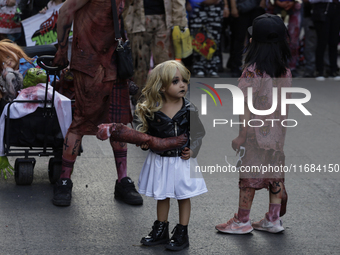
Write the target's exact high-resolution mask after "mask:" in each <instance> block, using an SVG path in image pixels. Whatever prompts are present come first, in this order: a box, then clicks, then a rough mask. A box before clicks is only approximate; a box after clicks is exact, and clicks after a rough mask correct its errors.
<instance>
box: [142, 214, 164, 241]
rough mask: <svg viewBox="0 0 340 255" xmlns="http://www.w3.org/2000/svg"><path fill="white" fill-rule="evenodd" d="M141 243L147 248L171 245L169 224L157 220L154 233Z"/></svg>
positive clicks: (153, 229) (153, 227)
mask: <svg viewBox="0 0 340 255" xmlns="http://www.w3.org/2000/svg"><path fill="white" fill-rule="evenodd" d="M140 242H141V243H142V244H144V245H146V246H153V245H157V244H166V243H169V222H161V221H158V220H156V221H155V222H154V223H153V226H152V231H151V232H150V233H149V235H147V236H146V237H143V238H142V240H141V241H140Z"/></svg>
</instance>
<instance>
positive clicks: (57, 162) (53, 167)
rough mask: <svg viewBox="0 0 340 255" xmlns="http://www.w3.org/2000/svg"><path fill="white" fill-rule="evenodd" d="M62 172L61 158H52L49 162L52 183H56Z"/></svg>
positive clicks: (49, 176) (49, 175)
mask: <svg viewBox="0 0 340 255" xmlns="http://www.w3.org/2000/svg"><path fill="white" fill-rule="evenodd" d="M60 174H61V159H56V158H50V161H49V162H48V178H49V179H50V183H51V184H54V183H56V182H57V181H58V180H59V178H60Z"/></svg>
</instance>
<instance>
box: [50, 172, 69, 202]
mask: <svg viewBox="0 0 340 255" xmlns="http://www.w3.org/2000/svg"><path fill="white" fill-rule="evenodd" d="M72 187H73V183H72V181H71V179H69V178H62V179H59V180H58V181H57V182H56V184H55V186H54V195H53V199H52V202H53V204H54V205H57V206H68V205H70V204H71V198H72Z"/></svg>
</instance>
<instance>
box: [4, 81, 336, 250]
mask: <svg viewBox="0 0 340 255" xmlns="http://www.w3.org/2000/svg"><path fill="white" fill-rule="evenodd" d="M198 82H203V83H205V84H209V85H211V86H214V84H234V85H236V84H237V82H236V80H235V79H234V80H231V79H227V78H219V79H200V80H198V79H192V81H191V85H190V86H191V89H190V90H191V92H190V99H191V100H192V101H193V102H194V103H195V104H196V105H197V106H198V107H200V104H201V102H200V100H201V94H202V93H204V92H203V91H202V90H199V89H197V88H196V87H202V84H199V83H198ZM294 86H295V87H301V88H306V89H308V90H309V91H310V92H311V100H310V101H309V102H308V103H306V104H304V105H305V107H306V108H307V109H308V110H309V111H310V112H311V113H312V116H304V114H302V112H301V111H300V110H299V109H298V108H297V107H295V106H291V107H290V112H289V118H292V119H295V120H296V121H297V122H298V125H297V126H296V127H292V128H288V130H287V137H286V144H285V154H286V165H289V166H290V165H292V167H293V168H291V169H294V166H295V168H296V169H297V172H296V173H294V172H293V171H292V170H291V172H290V173H287V175H286V188H287V192H288V195H289V200H288V208H287V214H286V215H285V216H284V217H282V220H283V224H284V227H285V231H284V232H283V233H282V234H276V235H275V234H270V233H265V232H258V231H253V232H252V233H251V234H248V235H241V236H239V235H225V234H220V233H218V232H217V231H216V230H215V229H214V227H215V225H216V224H218V223H222V222H226V221H227V220H228V219H229V218H231V217H232V216H233V214H234V213H235V212H236V210H237V206H238V178H237V176H238V175H237V174H236V173H228V172H222V173H216V172H215V173H211V174H210V173H204V174H203V175H204V178H205V181H206V184H207V187H208V190H209V192H208V193H205V194H203V195H201V196H198V197H195V198H193V199H192V215H191V220H190V224H189V237H190V247H189V248H188V249H185V250H183V251H181V252H177V253H176V254H247V255H248V254H254V255H258V254H261V255H264V254H299V255H300V254H339V253H340V244H339V241H338V237H339V235H340V224H339V222H340V221H339V220H340V216H339V211H340V203H339V202H340V201H339V194H340V187H339V180H340V172H334V171H337V170H339V164H340V160H339V149H340V145H339V141H340V120H339V119H340V101H339V94H340V82H334V81H327V82H323V83H318V82H316V81H314V80H313V79H297V80H294ZM218 93H219V94H220V96H221V99H222V102H223V106H221V105H217V106H215V105H214V103H213V101H212V99H210V97H209V96H208V100H207V101H208V106H207V109H208V112H207V115H204V116H201V120H202V122H203V124H204V125H205V128H206V131H207V134H206V137H205V138H204V140H203V146H202V149H201V151H200V154H199V158H198V161H199V164H200V165H202V166H215V165H220V166H223V165H225V164H226V163H225V161H224V159H225V156H226V155H227V156H228V160H230V162H231V163H235V162H236V160H237V157H236V156H235V152H234V151H233V150H232V149H231V146H230V144H231V141H232V139H234V138H235V137H236V136H237V134H238V127H237V126H233V127H230V125H218V126H216V127H213V119H214V118H223V119H227V120H230V119H233V120H234V121H237V117H236V116H233V115H232V97H231V94H230V92H228V91H227V90H222V89H219V90H218ZM294 97H299V95H294ZM83 148H84V152H83V154H82V155H81V156H80V157H79V158H78V160H77V162H76V164H75V169H74V173H73V175H72V180H73V182H74V187H73V199H72V204H71V206H69V207H56V206H54V205H53V204H52V201H51V199H52V194H53V191H52V190H53V186H52V185H51V184H50V183H49V180H48V173H47V166H48V159H47V158H37V163H36V166H35V174H34V181H33V183H32V185H30V186H17V185H16V184H15V181H14V177H10V178H9V179H8V180H7V181H5V180H1V181H0V201H1V204H0V254H1V255H2V254H13V255H19V254H29V255H33V254H66V255H68V254H163V253H164V254H169V253H170V252H168V251H165V249H164V246H163V245H160V246H156V247H143V246H141V245H140V243H139V241H140V239H141V238H142V237H143V236H145V235H146V234H148V233H149V231H150V229H151V226H152V224H153V221H154V220H155V219H156V201H155V200H154V199H153V198H149V197H144V204H143V205H142V206H130V205H126V204H124V203H121V202H119V201H116V200H115V199H114V198H113V193H114V184H115V179H116V170H115V166H114V159H113V156H112V151H111V147H110V146H109V143H108V142H107V141H104V142H103V141H99V140H97V139H96V138H95V137H85V138H84V140H83ZM128 148H129V150H128V175H129V176H130V177H131V178H132V179H133V180H134V181H135V183H137V181H138V176H139V172H140V169H141V166H142V164H143V162H144V159H145V157H146V152H144V151H142V150H140V149H139V148H137V147H135V146H134V145H129V147H128ZM14 160H15V158H10V162H12V164H14ZM312 164H314V165H315V166H316V167H317V166H319V165H320V167H321V173H318V171H314V172H312V170H310V171H309V172H306V171H307V170H306V169H307V168H308V167H309V169H311V165H312ZM329 164H333V167H334V171H333V173H329V172H328V170H329V169H330V165H329ZM300 165H301V166H302V168H301V169H303V171H302V173H299V171H300ZM305 166H307V168H305ZM324 169H326V173H325V172H324ZM336 169H337V170H336ZM267 209H268V192H267V191H266V190H260V191H257V192H256V195H255V199H254V203H253V208H252V210H251V215H250V216H251V218H252V219H253V220H260V219H261V218H263V216H264V213H265V212H266V211H267ZM169 222H170V229H172V228H173V227H174V226H175V225H176V224H177V223H178V207H177V202H176V201H175V200H172V201H171V208H170V215H169Z"/></svg>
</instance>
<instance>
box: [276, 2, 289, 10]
mask: <svg viewBox="0 0 340 255" xmlns="http://www.w3.org/2000/svg"><path fill="white" fill-rule="evenodd" d="M287 3H288V2H287V1H284V2H281V1H279V0H276V1H275V4H276V5H277V6H279V7H281V8H282V9H286V8H287Z"/></svg>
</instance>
